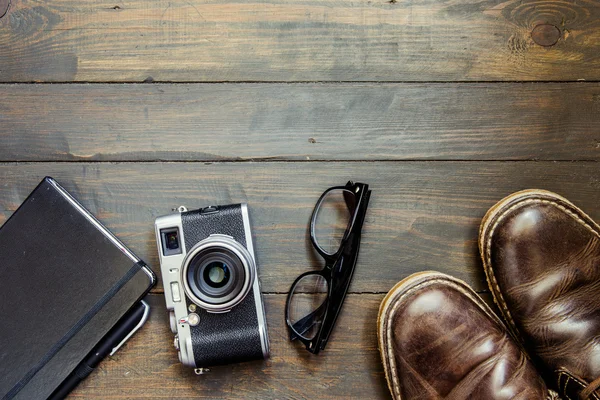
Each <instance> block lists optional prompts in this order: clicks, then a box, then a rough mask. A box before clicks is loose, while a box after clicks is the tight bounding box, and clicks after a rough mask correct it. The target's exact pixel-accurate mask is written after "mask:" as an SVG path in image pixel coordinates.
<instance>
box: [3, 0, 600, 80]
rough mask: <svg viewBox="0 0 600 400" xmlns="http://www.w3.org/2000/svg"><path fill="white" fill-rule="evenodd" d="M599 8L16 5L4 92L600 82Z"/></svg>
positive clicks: (556, 4) (365, 1) (57, 0)
mask: <svg viewBox="0 0 600 400" xmlns="http://www.w3.org/2000/svg"><path fill="white" fill-rule="evenodd" d="M599 35H600V5H599V3H598V2H597V1H594V0H582V1H577V2H574V1H568V2H567V1H557V0H506V1H499V0H484V1H472V0H441V1H436V2H421V1H416V0H407V1H396V0H391V1H390V0H358V1H343V2H340V1H337V0H320V1H313V0H301V1H296V0H294V1H291V0H262V1H255V0H238V1H235V2H231V1H225V0H214V1H210V2H207V1H200V0H169V1H165V0H110V1H109V0H100V1H95V2H93V3H89V2H81V1H78V0H53V1H47V2H39V1H36V0H21V1H13V4H12V5H11V7H10V9H9V11H8V13H7V14H6V15H5V16H4V17H3V18H1V19H0V61H1V65H2V68H0V81H2V82H17V81H18V82H30V81H47V82H58V81H60V82H72V81H94V82H142V81H195V82H198V81H202V82H206V81H286V82H287V81H456V80H469V81H473V80H474V81H481V80H493V81H496V80H560V81H567V80H578V79H586V80H598V79H599V78H600V68H599V67H600V41H598V40H597V38H598V37H599Z"/></svg>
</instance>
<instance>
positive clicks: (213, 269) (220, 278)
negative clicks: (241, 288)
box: [204, 261, 231, 289]
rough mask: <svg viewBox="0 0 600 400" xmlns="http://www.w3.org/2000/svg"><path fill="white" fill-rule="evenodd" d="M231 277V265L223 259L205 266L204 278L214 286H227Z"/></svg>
mask: <svg viewBox="0 0 600 400" xmlns="http://www.w3.org/2000/svg"><path fill="white" fill-rule="evenodd" d="M230 278H231V273H230V272H229V267H228V266H227V264H225V263H223V262H221V261H214V262H211V263H210V264H208V265H207V266H206V268H204V280H205V281H206V283H208V284H209V285H210V286H211V287H213V288H216V289H217V288H221V287H223V286H225V285H226V284H227V282H229V279H230Z"/></svg>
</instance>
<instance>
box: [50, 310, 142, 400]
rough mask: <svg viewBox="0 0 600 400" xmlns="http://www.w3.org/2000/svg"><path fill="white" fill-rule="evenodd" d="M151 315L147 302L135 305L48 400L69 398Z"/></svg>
mask: <svg viewBox="0 0 600 400" xmlns="http://www.w3.org/2000/svg"><path fill="white" fill-rule="evenodd" d="M149 313H150V306H148V304H147V303H146V302H145V301H143V300H142V301H140V302H139V303H137V304H136V305H134V306H133V307H132V308H131V310H129V311H128V312H127V313H126V314H125V315H124V316H123V317H122V318H121V319H120V320H119V322H117V324H116V325H115V326H114V327H113V328H112V329H111V330H110V331H109V332H108V333H107V334H106V336H104V337H103V338H102V340H100V342H99V343H98V344H97V345H96V347H94V349H93V350H92V351H91V352H90V354H88V355H87V357H86V358H85V359H84V360H83V361H82V362H81V363H79V365H78V366H77V367H76V368H75V369H74V370H73V372H71V374H70V375H69V376H68V377H67V378H66V379H65V380H64V381H63V383H61V385H60V386H59V387H58V388H57V389H56V390H55V391H54V392H53V393H52V394H51V395H50V397H48V399H49V400H59V399H64V398H65V397H67V395H68V394H69V393H70V392H71V391H72V390H73V389H75V387H76V386H77V385H78V384H79V382H81V381H82V380H83V379H85V378H86V377H87V376H88V375H89V374H90V373H91V372H92V371H93V370H94V369H95V368H96V367H97V366H98V364H100V362H101V361H102V360H103V359H104V358H106V356H109V355H111V356H112V355H113V354H115V353H116V351H117V350H119V348H121V346H122V345H123V344H125V342H127V340H129V338H130V337H131V336H133V334H134V333H136V332H137V331H138V330H139V329H140V328H141V327H142V325H144V323H145V322H146V320H147V319H148V315H149Z"/></svg>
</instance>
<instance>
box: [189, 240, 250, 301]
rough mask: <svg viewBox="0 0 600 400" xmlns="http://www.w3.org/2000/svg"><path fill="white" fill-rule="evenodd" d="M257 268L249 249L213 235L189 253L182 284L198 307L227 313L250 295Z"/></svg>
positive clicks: (233, 241)
mask: <svg viewBox="0 0 600 400" xmlns="http://www.w3.org/2000/svg"><path fill="white" fill-rule="evenodd" d="M255 271H256V267H255V265H254V259H253V257H252V256H251V255H250V253H249V252H248V250H247V249H246V248H245V247H244V246H242V245H241V244H240V243H238V242H237V241H235V240H234V239H233V238H232V237H230V236H226V235H219V234H215V235H210V236H209V237H208V238H206V239H204V240H203V241H201V242H199V243H198V244H196V245H195V246H194V247H193V248H192V249H191V250H190V252H189V253H188V254H187V256H186V258H185V260H184V262H183V268H182V270H181V281H182V282H183V286H184V289H185V292H186V294H187V296H188V297H189V298H190V300H191V301H192V302H193V303H195V304H196V305H197V306H199V307H201V308H203V309H205V310H207V311H209V312H213V313H220V312H227V311H229V310H230V309H231V308H233V307H235V305H237V304H239V303H240V302H241V301H242V300H243V299H244V298H245V297H246V295H247V294H248V293H249V292H250V289H251V287H252V283H253V282H254V279H255Z"/></svg>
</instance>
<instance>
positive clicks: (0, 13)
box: [0, 0, 10, 18]
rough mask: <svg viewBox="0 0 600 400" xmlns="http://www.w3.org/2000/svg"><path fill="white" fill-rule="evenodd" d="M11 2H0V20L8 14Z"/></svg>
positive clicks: (6, 0)
mask: <svg viewBox="0 0 600 400" xmlns="http://www.w3.org/2000/svg"><path fill="white" fill-rule="evenodd" d="M9 6H10V0H0V18H2V17H4V16H5V15H6V13H7V12H8V7H9Z"/></svg>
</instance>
